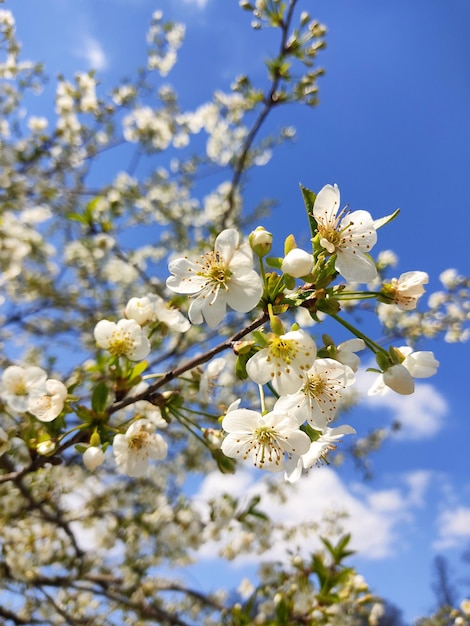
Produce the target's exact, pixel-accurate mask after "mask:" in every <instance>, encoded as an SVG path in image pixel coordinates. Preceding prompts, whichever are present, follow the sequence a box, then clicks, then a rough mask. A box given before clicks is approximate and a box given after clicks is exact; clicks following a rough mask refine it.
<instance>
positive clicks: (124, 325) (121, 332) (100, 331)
mask: <svg viewBox="0 0 470 626" xmlns="http://www.w3.org/2000/svg"><path fill="white" fill-rule="evenodd" d="M95 339H96V343H97V344H98V345H99V346H100V348H104V349H105V350H109V352H110V353H111V354H112V356H126V357H127V358H128V359H130V360H131V361H141V360H142V359H145V357H146V356H147V355H148V354H149V352H150V342H149V340H148V338H147V337H146V336H145V334H144V332H143V330H142V328H141V326H140V325H139V324H138V323H137V322H136V321H135V320H133V319H129V320H127V319H121V320H119V322H117V323H115V322H110V321H109V320H101V321H100V322H98V324H97V325H96V326H95Z"/></svg>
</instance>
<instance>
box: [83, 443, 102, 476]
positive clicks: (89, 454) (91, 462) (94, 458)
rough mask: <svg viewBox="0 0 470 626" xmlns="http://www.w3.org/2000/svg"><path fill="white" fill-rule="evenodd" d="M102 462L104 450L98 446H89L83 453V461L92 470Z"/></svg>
mask: <svg viewBox="0 0 470 626" xmlns="http://www.w3.org/2000/svg"><path fill="white" fill-rule="evenodd" d="M103 462H104V452H103V450H102V449H101V448H98V446H90V447H89V448H87V449H86V450H85V452H84V453H83V463H84V465H85V467H86V468H87V470H90V472H92V471H93V470H95V469H96V468H97V467H98V466H99V465H101V464H102V463H103Z"/></svg>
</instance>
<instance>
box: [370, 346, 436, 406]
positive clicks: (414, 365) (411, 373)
mask: <svg viewBox="0 0 470 626" xmlns="http://www.w3.org/2000/svg"><path fill="white" fill-rule="evenodd" d="M397 351H398V352H400V353H401V354H402V355H403V357H404V358H403V361H402V362H401V363H396V364H394V365H392V366H391V367H389V368H388V369H387V370H385V372H383V373H382V374H379V376H378V377H377V378H376V380H375V382H374V383H373V384H372V386H371V387H370V389H369V391H368V395H369V396H372V395H383V394H384V393H385V392H386V391H387V387H388V388H390V389H393V391H396V392H397V393H400V394H402V395H409V394H411V393H413V392H414V388H415V386H414V378H429V377H430V376H434V374H435V373H436V371H437V368H438V366H439V361H437V360H436V359H435V357H434V354H433V353H432V352H430V351H418V352H413V349H412V348H410V347H409V346H402V347H401V348H398V349H397Z"/></svg>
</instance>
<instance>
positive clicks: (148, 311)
mask: <svg viewBox="0 0 470 626" xmlns="http://www.w3.org/2000/svg"><path fill="white" fill-rule="evenodd" d="M124 313H125V316H126V317H127V318H128V319H133V320H135V321H136V322H137V323H138V324H140V326H145V325H146V324H151V323H153V322H162V323H163V324H165V325H166V326H168V328H169V329H171V330H174V331H176V332H180V333H185V332H186V331H187V330H189V328H190V327H191V324H190V322H189V320H187V319H186V318H185V317H184V315H183V314H182V313H181V312H180V311H178V310H176V309H170V308H168V306H167V304H166V302H165V301H164V300H163V298H160V296H157V295H155V294H147V295H146V296H144V297H143V298H131V299H130V300H129V302H128V303H127V304H126V308H125V309H124Z"/></svg>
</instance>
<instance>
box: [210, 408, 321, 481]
mask: <svg viewBox="0 0 470 626" xmlns="http://www.w3.org/2000/svg"><path fill="white" fill-rule="evenodd" d="M222 428H223V429H224V430H225V431H226V432H227V433H228V434H227V436H226V437H225V439H224V440H223V442H222V452H223V453H224V454H225V455H226V456H229V457H232V458H236V457H241V458H242V459H244V460H246V459H250V460H251V461H252V462H253V465H254V466H255V467H259V468H261V469H265V470H268V471H270V472H280V471H282V470H284V469H285V455H286V454H298V455H301V454H304V453H305V452H307V450H308V448H309V446H310V438H309V437H308V435H306V434H305V433H304V432H302V431H301V430H299V424H298V421H297V419H296V418H295V416H294V415H291V414H289V413H287V412H285V411H272V412H271V413H267V414H266V415H261V413H258V412H257V411H251V410H249V409H234V410H232V411H229V412H228V413H227V415H226V416H225V417H224V419H223V420H222Z"/></svg>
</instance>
